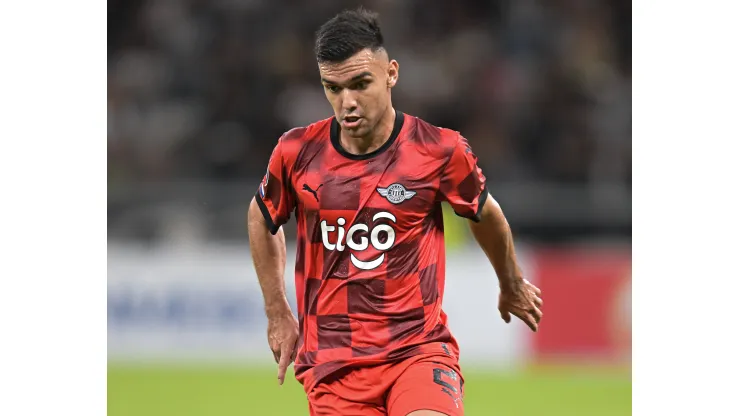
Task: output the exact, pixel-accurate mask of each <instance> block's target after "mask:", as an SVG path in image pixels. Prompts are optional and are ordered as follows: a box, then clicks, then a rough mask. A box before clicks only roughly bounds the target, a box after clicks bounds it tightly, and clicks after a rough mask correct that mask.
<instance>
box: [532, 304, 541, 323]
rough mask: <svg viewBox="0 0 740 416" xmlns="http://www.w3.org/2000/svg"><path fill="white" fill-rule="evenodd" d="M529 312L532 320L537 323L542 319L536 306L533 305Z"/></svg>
mask: <svg viewBox="0 0 740 416" xmlns="http://www.w3.org/2000/svg"><path fill="white" fill-rule="evenodd" d="M529 313H530V315H532V317H533V318H534V321H535V322H536V323H538V324H539V323H540V320H541V319H542V311H541V310H540V309H539V308H538V307H537V306H533V307H532V309H531V310H530V311H529Z"/></svg>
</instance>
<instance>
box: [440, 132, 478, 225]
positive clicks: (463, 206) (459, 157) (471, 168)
mask: <svg viewBox="0 0 740 416" xmlns="http://www.w3.org/2000/svg"><path fill="white" fill-rule="evenodd" d="M439 190H440V193H441V196H442V199H443V200H445V201H447V202H448V203H449V204H450V206H452V209H453V210H454V211H455V214H457V215H458V216H460V217H464V218H468V219H470V220H473V221H475V222H478V221H480V212H481V209H482V208H483V205H484V204H485V202H486V199H487V198H488V189H487V187H486V177H485V176H484V175H483V171H482V170H481V168H480V167H478V158H477V157H476V156H475V154H474V153H473V150H472V149H471V148H470V145H469V144H468V141H467V139H465V138H464V137H462V136H459V135H458V141H457V143H456V144H455V148H454V149H453V151H452V154H451V155H450V159H449V160H448V162H447V164H446V165H445V168H444V170H443V171H442V178H441V181H440V185H439Z"/></svg>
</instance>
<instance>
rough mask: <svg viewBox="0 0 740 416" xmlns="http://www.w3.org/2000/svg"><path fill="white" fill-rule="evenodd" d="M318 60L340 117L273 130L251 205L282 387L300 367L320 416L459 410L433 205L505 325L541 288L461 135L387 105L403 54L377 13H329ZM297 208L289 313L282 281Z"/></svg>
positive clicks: (535, 313)
mask: <svg viewBox="0 0 740 416" xmlns="http://www.w3.org/2000/svg"><path fill="white" fill-rule="evenodd" d="M316 57H317V61H318V67H319V73H320V76H321V83H322V85H323V88H324V91H325V94H326V98H327V99H328V100H329V103H330V104H331V106H332V108H333V110H334V116H333V117H330V118H327V119H325V120H321V121H318V122H316V123H314V124H311V125H309V126H307V127H301V128H295V129H292V130H290V131H288V132H287V133H285V134H284V135H283V136H282V137H280V139H279V140H278V142H277V145H276V146H275V148H274V151H273V153H272V156H271V158H270V161H269V164H268V170H267V174H266V175H265V177H264V178H263V180H262V182H261V184H260V185H259V189H258V191H257V193H256V195H255V197H254V199H253V200H252V203H251V205H250V208H249V220H248V227H249V237H250V248H251V253H252V257H253V261H254V266H255V269H256V272H257V276H258V278H259V283H260V285H261V289H262V292H263V295H264V300H265V311H266V314H267V318H268V328H267V332H268V342H269V346H270V349H271V350H272V352H273V355H274V358H275V361H276V362H277V363H278V364H279V365H278V374H277V376H278V380H279V383H280V384H282V383H283V380H284V378H285V372H286V370H287V368H288V366H289V365H290V363H291V362H293V361H295V365H294V369H295V376H296V378H297V380H298V381H299V382H300V383H301V384H302V385H303V387H304V390H305V392H306V394H307V398H308V403H309V411H310V414H311V415H315V416H318V415H368V416H375V415H377V416H380V415H390V416H408V415H414V416H422V415H449V416H457V415H462V414H463V402H462V395H463V375H462V373H461V371H460V365H459V363H458V358H459V349H458V344H457V342H456V340H455V338H454V336H453V335H452V334H451V333H450V331H449V329H448V327H447V316H446V315H445V312H444V311H443V310H442V308H441V306H442V299H443V296H444V288H445V247H444V234H443V233H444V231H443V223H442V206H441V204H442V203H444V202H446V203H449V204H450V205H451V206H452V208H453V209H454V211H455V213H457V215H459V216H461V217H464V218H467V219H468V220H469V223H470V228H471V230H472V233H473V235H474V236H475V239H476V241H477V242H478V243H479V245H480V246H481V248H482V249H483V251H484V252H485V254H486V255H487V257H488V259H489V260H490V262H491V264H492V266H493V268H494V270H495V272H496V274H497V276H498V278H499V281H500V282H499V284H500V289H501V292H500V296H499V310H500V312H501V317H502V318H503V320H504V321H506V322H507V323H508V322H510V320H511V315H514V316H516V317H518V318H519V319H521V320H522V321H524V322H525V323H526V324H527V325H528V326H529V327H530V328H531V329H532V330H533V331H536V330H537V326H538V323H539V321H540V318H541V317H542V313H541V311H540V307H541V305H542V300H541V299H540V291H539V289H537V288H536V287H535V286H533V285H532V284H530V283H529V282H528V281H527V280H525V279H524V278H523V276H522V272H521V270H520V268H519V266H518V264H517V258H516V255H515V251H514V244H513V241H512V235H511V231H510V229H509V226H508V224H507V221H506V219H505V217H504V214H503V213H502V211H501V208H500V207H499V205H498V204H497V203H496V202H495V201H494V199H493V198H492V197H491V196H490V195H489V192H488V190H487V188H486V179H485V177H484V175H483V173H482V171H481V169H480V168H479V167H478V166H477V158H476V156H475V154H474V153H473V151H472V150H471V148H470V146H469V145H468V142H467V140H466V139H465V138H464V137H463V136H461V134H460V133H458V132H456V131H452V130H448V129H445V128H440V127H436V126H433V125H431V124H429V123H427V122H425V121H424V120H421V119H419V118H417V117H414V116H412V115H409V114H404V113H402V112H401V111H399V110H397V109H395V108H394V107H393V105H392V103H391V90H392V89H393V87H394V86H395V85H396V83H397V82H398V79H399V64H398V62H396V61H395V60H393V59H389V56H388V52H387V51H386V50H385V48H384V47H383V36H382V34H381V31H380V29H379V26H378V22H377V16H376V15H375V14H374V13H372V12H369V11H367V10H364V9H359V10H354V11H345V12H342V13H340V14H338V15H337V16H335V17H334V18H332V19H331V20H329V21H328V22H326V23H325V24H324V25H323V26H322V27H321V28H320V29H319V31H318V32H317V36H316ZM432 87H433V86H430V88H432ZM291 212H292V213H294V215H295V217H296V221H297V228H298V237H297V239H298V240H297V254H296V264H295V284H296V292H297V293H296V294H297V301H298V302H297V303H298V311H297V313H298V319H296V318H295V316H294V315H293V312H292V311H291V309H290V306H289V304H288V300H287V298H286V293H285V285H284V281H283V278H284V275H283V273H284V270H285V263H286V247H285V237H284V234H283V231H282V229H281V225H282V224H285V223H286V222H287V221H288V219H289V217H290V214H291ZM471 313H475V312H474V311H471Z"/></svg>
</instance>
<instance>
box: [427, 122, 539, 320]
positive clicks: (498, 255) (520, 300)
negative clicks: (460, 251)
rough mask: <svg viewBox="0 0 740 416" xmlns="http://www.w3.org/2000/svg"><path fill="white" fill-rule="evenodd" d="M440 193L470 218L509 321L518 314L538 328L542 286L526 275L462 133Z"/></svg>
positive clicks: (497, 206)
mask: <svg viewBox="0 0 740 416" xmlns="http://www.w3.org/2000/svg"><path fill="white" fill-rule="evenodd" d="M440 194H441V195H442V196H443V199H444V200H445V201H447V202H448V203H449V204H450V206H452V209H453V210H454V211H455V214H457V215H458V216H460V217H463V218H468V219H469V220H470V221H469V224H470V228H471V230H472V232H473V235H474V236H475V239H476V241H477V242H478V244H479V245H480V246H481V248H482V249H483V251H484V252H485V253H486V256H488V259H489V260H490V262H491V265H493V268H494V270H495V271H496V275H497V276H498V279H499V284H500V288H501V294H500V296H499V311H500V312H501V318H503V319H504V321H505V322H507V323H508V322H510V321H511V315H512V314H513V315H515V316H516V317H518V318H519V319H521V320H522V321H524V322H525V323H526V324H527V325H528V326H529V327H530V328H531V329H532V330H533V331H537V327H538V324H539V321H540V319H541V318H542V312H541V311H540V309H539V308H540V307H541V306H542V299H540V295H541V293H540V290H539V289H538V288H537V287H535V286H534V285H532V284H531V283H529V282H528V281H527V280H526V279H524V277H523V275H522V271H521V269H520V267H519V264H518V263H517V258H516V251H515V250H514V238H513V237H512V234H511V229H510V228H509V223H508V222H507V221H506V217H505V216H504V213H503V211H502V210H501V207H500V206H499V204H498V203H497V202H496V201H495V200H494V199H493V197H492V196H491V195H490V193H489V192H488V188H487V184H486V177H485V175H483V171H482V170H481V168H480V167H479V166H478V158H477V157H476V156H475V153H473V151H472V149H471V148H470V145H469V143H468V141H467V140H466V139H465V138H464V137H462V136H460V135H458V137H457V142H456V143H455V146H454V148H453V149H452V151H451V153H450V157H449V159H448V161H447V164H446V165H445V168H444V170H443V172H442V178H441V180H440Z"/></svg>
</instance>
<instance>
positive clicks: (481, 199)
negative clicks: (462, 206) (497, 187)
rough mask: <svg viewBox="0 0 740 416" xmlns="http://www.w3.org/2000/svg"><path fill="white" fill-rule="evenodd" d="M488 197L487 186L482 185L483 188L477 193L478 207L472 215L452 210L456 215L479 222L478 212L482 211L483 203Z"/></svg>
mask: <svg viewBox="0 0 740 416" xmlns="http://www.w3.org/2000/svg"><path fill="white" fill-rule="evenodd" d="M487 199H488V187H483V190H482V191H481V193H480V195H478V209H477V210H476V212H475V214H474V215H461V214H458V212H457V211H455V210H454V209H453V212H454V213H455V215H457V216H458V217H462V218H467V219H469V220H471V221H473V222H480V214H481V212H482V211H483V205H485V203H486V200H487Z"/></svg>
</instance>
